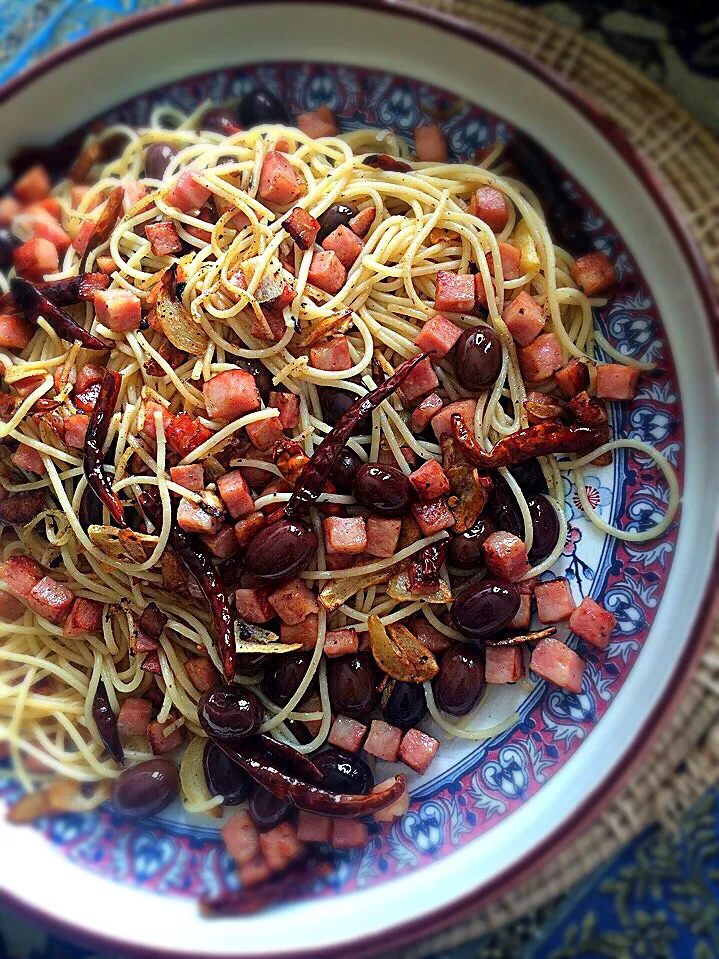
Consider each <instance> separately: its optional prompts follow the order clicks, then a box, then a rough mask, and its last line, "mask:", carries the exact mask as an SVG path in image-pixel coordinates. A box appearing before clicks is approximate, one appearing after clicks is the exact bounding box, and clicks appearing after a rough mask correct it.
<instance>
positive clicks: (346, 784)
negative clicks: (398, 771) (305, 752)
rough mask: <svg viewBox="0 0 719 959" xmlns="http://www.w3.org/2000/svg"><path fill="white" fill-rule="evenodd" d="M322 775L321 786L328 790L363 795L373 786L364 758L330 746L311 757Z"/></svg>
mask: <svg viewBox="0 0 719 959" xmlns="http://www.w3.org/2000/svg"><path fill="white" fill-rule="evenodd" d="M312 762H313V763H314V764H315V766H317V768H318V769H319V770H320V772H322V773H323V774H324V775H323V777H322V782H321V786H322V788H323V789H328V790H329V791H330V792H335V793H347V794H348V795H351V796H364V795H365V794H366V793H368V792H369V791H370V790H371V789H372V787H373V786H374V776H373V775H372V770H371V769H370V768H369V766H368V765H367V763H366V762H365V761H364V759H360V757H359V756H353V755H352V754H351V753H346V752H343V751H342V750H341V749H335V748H334V747H332V746H330V748H329V749H325V750H324V752H321V753H318V754H317V755H316V756H313V757H312Z"/></svg>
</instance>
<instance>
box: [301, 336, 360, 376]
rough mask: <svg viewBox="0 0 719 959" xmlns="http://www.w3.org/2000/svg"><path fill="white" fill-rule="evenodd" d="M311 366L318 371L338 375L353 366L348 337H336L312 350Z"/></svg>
mask: <svg viewBox="0 0 719 959" xmlns="http://www.w3.org/2000/svg"><path fill="white" fill-rule="evenodd" d="M310 364H311V365H312V366H314V367H315V368H316V369H318V370H328V371H329V372H332V373H336V372H339V371H340V370H348V369H349V368H350V367H351V366H352V358H351V357H350V348H349V341H348V339H347V337H346V336H336V337H334V338H333V339H331V340H327V341H326V342H325V343H320V344H319V346H313V347H312V349H311V350H310Z"/></svg>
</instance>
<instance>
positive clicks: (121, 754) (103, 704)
mask: <svg viewBox="0 0 719 959" xmlns="http://www.w3.org/2000/svg"><path fill="white" fill-rule="evenodd" d="M92 718H93V719H94V720H95V725H96V726H97V731H98V733H99V734H100V739H101V740H102V742H103V745H104V746H105V748H106V749H107V751H108V752H109V753H110V755H111V756H112V758H113V759H114V760H115V762H116V763H118V764H119V765H120V766H124V765H125V751H124V749H123V748H122V743H121V742H120V734H119V732H118V731H117V716H116V715H115V714H114V713H113V711H112V707H111V706H110V700H109V698H108V695H107V689H105V684H104V683H103V681H102V680H100V682H99V683H98V684H97V690H96V691H95V698H94V699H93V701H92Z"/></svg>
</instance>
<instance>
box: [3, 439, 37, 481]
mask: <svg viewBox="0 0 719 959" xmlns="http://www.w3.org/2000/svg"><path fill="white" fill-rule="evenodd" d="M10 459H11V460H12V462H13V464H14V465H15V466H17V467H18V469H21V470H27V471H28V472H29V473H37V474H38V475H42V474H43V473H44V472H45V464H44V463H43V461H42V456H40V454H39V453H38V451H37V450H34V449H32V447H30V446H26V445H25V443H22V444H21V445H20V446H18V448H17V449H16V450H15V452H14V453H13V454H12V456H11V457H10Z"/></svg>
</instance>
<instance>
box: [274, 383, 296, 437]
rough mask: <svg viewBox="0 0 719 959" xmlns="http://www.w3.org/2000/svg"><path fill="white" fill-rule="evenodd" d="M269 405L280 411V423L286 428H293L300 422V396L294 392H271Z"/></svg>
mask: <svg viewBox="0 0 719 959" xmlns="http://www.w3.org/2000/svg"><path fill="white" fill-rule="evenodd" d="M269 406H271V407H273V408H274V409H276V410H279V411H280V425H281V426H282V429H284V430H293V429H295V427H297V426H299V422H300V398H299V396H296V395H295V394H294V393H280V392H277V391H275V390H273V391H272V392H271V393H270V402H269Z"/></svg>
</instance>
